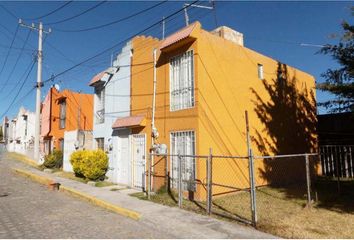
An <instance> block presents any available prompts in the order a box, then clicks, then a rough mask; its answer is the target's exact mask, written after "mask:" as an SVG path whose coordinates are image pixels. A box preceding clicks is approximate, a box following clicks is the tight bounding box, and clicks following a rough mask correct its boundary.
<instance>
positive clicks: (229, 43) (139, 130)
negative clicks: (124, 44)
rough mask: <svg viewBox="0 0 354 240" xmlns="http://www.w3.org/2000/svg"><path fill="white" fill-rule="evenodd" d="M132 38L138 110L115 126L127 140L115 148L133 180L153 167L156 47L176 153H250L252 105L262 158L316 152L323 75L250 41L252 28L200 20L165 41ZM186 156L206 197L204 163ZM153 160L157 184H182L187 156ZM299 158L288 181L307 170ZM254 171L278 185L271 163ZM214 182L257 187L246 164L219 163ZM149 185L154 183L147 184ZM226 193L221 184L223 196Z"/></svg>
mask: <svg viewBox="0 0 354 240" xmlns="http://www.w3.org/2000/svg"><path fill="white" fill-rule="evenodd" d="M130 44H131V67H130V73H129V75H128V76H126V78H129V79H130V89H131V90H130V94H129V95H128V96H127V98H130V116H126V117H118V118H117V119H116V121H115V122H114V123H113V125H112V130H113V132H115V133H114V136H115V137H117V138H118V139H120V142H121V141H124V142H125V144H123V145H122V144H117V145H114V144H113V149H114V148H118V151H117V152H120V153H124V154H123V155H124V156H125V157H124V158H121V159H122V160H121V161H126V164H124V166H125V168H126V169H124V171H126V172H130V173H131V174H129V184H130V185H131V186H133V187H134V186H135V187H137V186H138V185H135V184H134V183H135V182H139V179H141V176H142V175H143V174H144V172H145V171H146V170H147V159H148V155H149V149H150V147H151V142H152V140H151V135H152V129H151V122H152V102H153V89H154V88H153V82H154V65H153V62H154V58H153V51H154V49H156V50H157V56H156V60H157V64H156V107H155V109H156V114H155V127H156V129H157V131H158V133H159V137H158V139H157V142H158V143H160V144H165V145H166V146H167V150H168V153H169V154H177V153H180V154H182V155H183V154H185V155H207V154H208V153H209V148H212V149H213V153H214V154H217V155H227V156H230V155H236V156H246V155H247V144H246V133H245V128H246V127H245V117H244V113H245V111H246V110H247V111H248V114H249V119H250V126H251V127H250V131H251V136H252V148H253V150H254V152H255V154H256V155H268V154H288V153H305V152H314V151H316V150H315V149H316V146H317V145H316V144H317V143H316V141H317V135H316V129H315V126H316V101H315V79H314V77H313V76H311V75H309V74H307V73H305V72H303V71H300V70H298V69H295V68H293V67H290V66H288V65H286V64H283V63H280V62H278V61H276V60H274V59H272V58H270V57H267V56H264V55H262V54H260V53H258V52H255V51H253V50H251V49H249V48H247V47H245V46H244V43H243V34H241V33H239V32H236V31H235V30H233V29H230V28H228V27H224V26H223V27H219V28H217V29H215V30H213V31H206V30H204V29H202V28H201V25H200V23H199V22H195V23H193V24H191V25H189V26H187V27H185V28H183V29H181V30H180V31H178V32H176V33H174V34H172V35H170V36H168V37H167V38H166V39H165V40H159V39H156V38H152V37H145V36H139V37H135V38H133V39H132V40H131V43H130ZM118 67H119V66H118ZM117 101H118V100H117ZM118 143H119V141H118ZM183 161H184V162H183V166H182V171H183V172H182V178H183V180H184V184H183V188H184V190H185V191H186V193H187V192H189V193H193V194H194V196H195V197H196V198H199V199H202V198H204V197H205V194H206V192H205V190H204V187H203V186H202V184H200V183H202V182H205V179H206V170H205V169H206V161H205V159H202V158H185V159H184V160H183ZM141 163H143V164H141ZM152 164H153V180H152V181H153V190H155V191H156V190H158V189H159V188H160V187H162V186H163V185H164V184H166V182H167V181H166V178H165V175H166V172H169V175H170V180H171V181H170V184H171V187H172V188H176V178H177V175H178V159H177V158H176V157H168V158H167V159H161V158H159V157H155V158H154V159H153V162H152ZM292 164H293V163H291V164H289V165H288V168H289V169H292V171H288V175H287V176H288V177H289V176H290V175H291V176H296V175H297V173H298V172H297V171H296V170H295V169H296V168H297V165H296V164H295V165H292ZM300 167H302V166H300ZM255 168H256V169H257V173H256V174H257V185H264V184H269V183H271V182H272V179H271V177H269V175H267V174H268V173H269V172H270V171H271V168H270V166H268V165H267V163H266V162H265V161H258V162H257V163H256V166H255ZM120 171H121V169H120ZM120 171H118V174H119V173H120ZM301 171H302V170H301ZM291 176H290V177H291ZM213 181H214V182H218V183H220V184H223V185H227V186H232V187H233V188H243V187H247V186H249V179H248V165H247V162H245V160H232V161H231V160H220V161H216V160H215V161H214V163H213ZM140 182H141V181H140ZM142 183H143V187H146V180H144V179H143V181H142ZM226 190H227V189H226ZM223 191H225V188H223V187H217V186H216V187H214V188H213V193H214V194H218V193H222V192H223Z"/></svg>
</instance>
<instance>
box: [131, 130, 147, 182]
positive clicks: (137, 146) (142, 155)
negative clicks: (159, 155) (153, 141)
mask: <svg viewBox="0 0 354 240" xmlns="http://www.w3.org/2000/svg"><path fill="white" fill-rule="evenodd" d="M132 158H133V187H135V188H143V187H145V186H144V182H145V181H144V176H145V174H144V173H145V159H146V148H145V134H133V135H132Z"/></svg>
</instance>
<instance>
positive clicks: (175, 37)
mask: <svg viewBox="0 0 354 240" xmlns="http://www.w3.org/2000/svg"><path fill="white" fill-rule="evenodd" d="M198 25H200V23H199V22H195V23H193V24H190V25H188V26H186V27H184V28H182V29H181V30H179V31H178V32H176V33H174V34H172V35H170V36H168V37H167V38H166V39H165V40H164V41H163V42H162V43H161V45H160V50H161V49H164V48H167V47H169V46H171V45H172V44H175V43H177V42H180V41H182V40H183V39H186V38H188V37H190V36H191V34H192V32H193V30H194V29H195V28H196V27H197V26H198Z"/></svg>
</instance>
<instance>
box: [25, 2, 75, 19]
mask: <svg viewBox="0 0 354 240" xmlns="http://www.w3.org/2000/svg"><path fill="white" fill-rule="evenodd" d="M72 2H73V1H68V2H66V3H64V4H63V5H61V6H59V7H58V8H56V9H54V10H53V11H51V12H49V13H46V14H44V15H42V16H39V17H35V18H23V19H24V20H38V19H42V18H45V17H48V16H50V15H52V14H54V13H56V12H58V11H60V10H61V9H63V8H64V7H66V6H67V5H69V4H70V3H72Z"/></svg>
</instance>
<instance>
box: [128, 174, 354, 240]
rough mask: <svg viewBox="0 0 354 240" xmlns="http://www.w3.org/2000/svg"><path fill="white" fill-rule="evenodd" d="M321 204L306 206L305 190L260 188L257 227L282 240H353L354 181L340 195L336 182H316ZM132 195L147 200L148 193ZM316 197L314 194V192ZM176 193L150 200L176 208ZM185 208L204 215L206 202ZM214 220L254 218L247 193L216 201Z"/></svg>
mask: <svg viewBox="0 0 354 240" xmlns="http://www.w3.org/2000/svg"><path fill="white" fill-rule="evenodd" d="M314 186H315V189H316V191H317V195H318V202H315V203H314V204H313V206H312V208H307V207H306V204H307V202H306V189H304V188H296V187H291V188H271V187H262V188H259V189H257V191H256V195H257V213H258V215H257V216H258V224H257V228H258V229H259V230H261V231H264V232H268V233H270V234H273V235H276V236H279V237H283V238H352V237H353V236H354V181H343V182H341V195H340V196H338V195H337V191H336V188H337V185H336V182H333V181H330V180H328V179H320V180H319V181H317V182H316V183H314ZM130 195H131V196H134V197H137V198H139V199H142V200H147V196H146V195H145V193H141V192H139V193H133V194H130ZM313 195H315V194H314V193H313ZM177 199H178V197H177V194H176V193H175V192H172V193H168V192H166V191H159V192H157V193H156V194H155V195H151V201H152V202H156V203H160V204H163V205H167V206H171V207H177V206H178V203H177ZM183 208H184V209H187V210H191V211H193V212H197V213H200V214H206V213H205V203H204V202H198V201H190V200H186V199H184V200H183ZM212 208H213V214H212V216H213V217H216V218H222V219H224V220H228V221H234V220H233V219H232V218H229V217H227V216H233V217H235V218H242V219H248V220H250V219H251V211H250V196H249V193H248V192H239V193H237V194H230V195H226V196H225V195H224V196H219V197H214V198H213V207H212Z"/></svg>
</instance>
